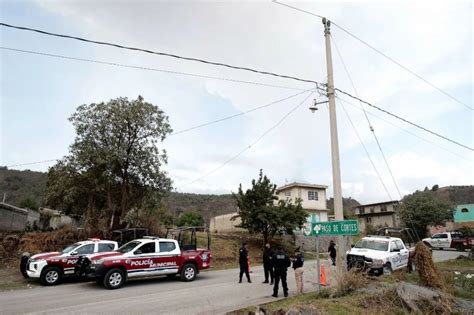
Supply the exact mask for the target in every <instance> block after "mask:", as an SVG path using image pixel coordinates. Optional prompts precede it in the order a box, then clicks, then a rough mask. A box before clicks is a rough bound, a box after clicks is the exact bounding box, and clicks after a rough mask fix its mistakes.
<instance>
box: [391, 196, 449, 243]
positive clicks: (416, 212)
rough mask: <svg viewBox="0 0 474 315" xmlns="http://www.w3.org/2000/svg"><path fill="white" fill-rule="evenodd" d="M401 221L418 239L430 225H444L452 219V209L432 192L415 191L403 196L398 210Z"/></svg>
mask: <svg viewBox="0 0 474 315" xmlns="http://www.w3.org/2000/svg"><path fill="white" fill-rule="evenodd" d="M398 213H399V216H400V219H401V221H402V222H403V223H404V224H405V225H406V226H407V227H411V228H413V229H414V230H415V231H416V233H417V234H418V236H419V237H420V238H422V237H425V236H426V232H427V228H428V226H430V225H444V224H446V222H447V221H449V220H452V219H453V207H452V205H451V204H449V202H447V201H445V200H444V199H442V198H440V197H439V196H438V195H436V194H434V193H433V192H432V191H417V192H415V193H413V194H411V195H408V196H405V197H404V198H403V200H402V204H401V205H400V208H399V211H398Z"/></svg>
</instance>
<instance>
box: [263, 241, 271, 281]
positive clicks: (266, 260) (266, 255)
mask: <svg viewBox="0 0 474 315" xmlns="http://www.w3.org/2000/svg"><path fill="white" fill-rule="evenodd" d="M272 256H273V249H272V248H271V247H270V244H268V243H267V244H265V249H264V250H263V271H264V273H265V281H263V283H268V275H270V285H272V284H273V264H272Z"/></svg>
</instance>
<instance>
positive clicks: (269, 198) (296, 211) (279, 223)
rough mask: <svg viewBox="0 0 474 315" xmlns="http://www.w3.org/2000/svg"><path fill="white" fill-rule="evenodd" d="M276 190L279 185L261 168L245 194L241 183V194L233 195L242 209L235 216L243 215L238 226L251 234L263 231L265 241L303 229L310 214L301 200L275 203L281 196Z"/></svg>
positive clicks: (239, 192)
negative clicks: (278, 195) (271, 180)
mask: <svg viewBox="0 0 474 315" xmlns="http://www.w3.org/2000/svg"><path fill="white" fill-rule="evenodd" d="M275 191H276V185H274V184H272V183H271V182H270V179H268V177H267V176H266V175H265V176H264V175H263V172H262V170H260V174H259V177H258V180H255V179H253V180H252V188H251V189H248V190H247V191H246V192H245V193H244V192H243V190H242V184H240V185H239V190H238V193H237V194H233V198H234V199H235V201H236V203H237V207H238V209H239V210H238V214H237V215H236V216H234V217H233V218H232V219H233V220H235V219H236V218H237V217H240V219H241V221H242V222H241V224H239V225H238V227H241V228H244V229H247V230H248V231H249V232H250V233H260V234H261V235H262V236H263V242H264V244H265V243H267V242H268V241H269V240H271V239H272V238H273V237H274V236H275V235H277V234H278V235H281V234H283V233H287V234H293V230H295V229H296V228H301V227H302V226H303V224H304V223H305V222H306V217H307V216H308V214H307V213H306V211H304V210H303V207H302V206H301V199H297V200H295V202H292V201H291V200H280V201H278V203H277V204H275V202H274V201H276V200H277V199H278V198H277V197H276V195H275Z"/></svg>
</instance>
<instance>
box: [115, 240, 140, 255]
mask: <svg viewBox="0 0 474 315" xmlns="http://www.w3.org/2000/svg"><path fill="white" fill-rule="evenodd" d="M140 244H141V242H139V241H131V242H128V243H127V244H125V245H123V246H122V247H120V248H119V249H118V250H117V251H118V252H121V253H128V252H129V251H131V250H132V249H134V248H135V247H137V246H138V245H140Z"/></svg>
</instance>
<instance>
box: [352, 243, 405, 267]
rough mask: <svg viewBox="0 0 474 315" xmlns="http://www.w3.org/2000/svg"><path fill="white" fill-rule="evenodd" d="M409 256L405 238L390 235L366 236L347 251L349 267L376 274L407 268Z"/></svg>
mask: <svg viewBox="0 0 474 315" xmlns="http://www.w3.org/2000/svg"><path fill="white" fill-rule="evenodd" d="M409 256H410V253H409V250H408V248H407V247H406V246H405V244H404V243H403V240H402V239H401V238H397V237H390V236H366V237H364V238H362V239H360V240H359V241H358V242H357V243H356V244H355V245H354V246H353V247H352V248H351V250H349V251H348V252H347V253H346V259H347V267H348V269H359V270H367V271H368V272H369V273H372V274H374V275H381V274H385V275H389V274H391V273H392V272H393V271H395V270H398V269H402V268H407V267H408V264H409Z"/></svg>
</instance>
